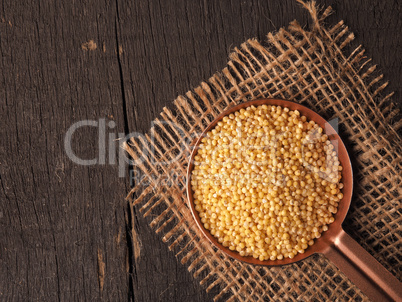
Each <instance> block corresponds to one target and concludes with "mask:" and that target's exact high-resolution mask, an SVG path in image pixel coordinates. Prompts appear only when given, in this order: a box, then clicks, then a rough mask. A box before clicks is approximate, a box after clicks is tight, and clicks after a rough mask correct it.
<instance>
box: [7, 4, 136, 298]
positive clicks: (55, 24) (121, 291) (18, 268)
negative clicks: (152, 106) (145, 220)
mask: <svg viewBox="0 0 402 302" xmlns="http://www.w3.org/2000/svg"><path fill="white" fill-rule="evenodd" d="M7 2H8V3H7ZM7 2H4V1H3V3H2V4H0V5H1V8H0V14H1V17H0V18H1V19H2V20H3V22H2V23H1V24H0V31H1V41H0V43H1V44H0V49H1V55H2V57H1V72H0V83H1V84H0V87H1V90H0V99H1V106H0V112H1V113H0V116H1V120H0V123H1V125H0V131H1V147H0V161H1V165H0V175H1V190H0V200H1V202H0V236H1V241H0V300H1V301H28V300H29V301H57V300H62V301H84V300H96V301H98V300H100V299H103V300H106V301H119V300H126V299H127V297H128V276H127V268H126V256H127V245H126V240H125V233H126V227H125V212H126V203H125V201H124V197H125V192H126V190H127V187H126V185H125V182H124V180H123V179H119V178H118V171H117V165H93V166H80V165H77V164H75V163H73V162H72V161H71V160H70V159H69V158H68V156H67V154H66V152H65V150H64V136H65V133H66V131H67V129H68V128H69V127H70V126H71V125H72V124H73V123H74V122H77V121H80V120H94V121H98V120H99V119H106V121H109V120H114V121H115V122H116V127H115V128H114V129H110V130H108V131H107V133H117V132H124V118H123V107H122V98H121V81H120V74H119V68H118V62H117V55H116V52H115V49H116V35H115V16H116V15H115V4H114V3H112V4H108V3H107V2H104V3H101V2H99V1H96V2H94V3H89V2H88V1H74V2H70V1H66V2H58V3H51V2H50V1H49V3H45V2H41V3H39V2H32V3H31V4H24V3H23V2H22V1H7ZM89 40H94V41H95V43H96V44H97V48H96V49H94V50H88V47H87V50H85V49H83V48H82V44H83V43H84V42H87V41H89ZM103 45H105V47H106V51H104V50H103ZM84 46H85V45H84ZM93 47H94V46H93ZM93 47H92V48H93ZM84 48H85V47H84ZM90 48H91V47H90ZM97 146H98V129H96V128H95V127H83V128H81V129H79V130H77V131H76V133H75V134H74V136H73V141H72V147H73V150H74V152H76V154H77V155H78V156H79V157H81V158H86V159H90V158H96V157H98V147H97ZM116 150H117V147H115V148H114V149H113V150H111V151H112V152H117V151H116Z"/></svg>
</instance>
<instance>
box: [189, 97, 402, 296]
mask: <svg viewBox="0 0 402 302" xmlns="http://www.w3.org/2000/svg"><path fill="white" fill-rule="evenodd" d="M264 104H266V105H275V106H282V107H287V108H289V109H290V110H299V111H300V113H301V114H303V115H304V116H306V117H307V119H308V120H313V121H315V122H316V123H317V124H318V125H319V126H321V127H322V128H323V129H325V133H326V134H327V135H328V137H329V139H330V140H331V142H332V143H333V144H334V142H335V144H337V145H338V158H339V161H340V163H341V165H342V167H343V170H342V181H343V184H344V188H343V191H342V193H343V199H342V200H341V201H340V202H339V206H338V212H337V213H336V214H335V221H334V222H333V223H332V224H330V225H329V229H328V231H326V232H323V233H322V236H321V237H320V238H319V239H316V240H315V242H314V244H313V245H312V246H309V247H308V248H307V250H306V251H305V253H303V254H297V255H296V256H295V257H294V258H293V259H290V258H286V259H283V260H274V261H271V260H265V261H260V260H259V259H255V258H253V257H243V256H240V254H239V253H237V252H235V251H231V250H229V248H227V247H224V246H223V245H222V244H220V243H219V242H218V240H217V239H216V238H215V237H214V236H212V235H211V234H210V233H209V231H207V230H206V229H205V228H204V226H203V224H202V223H201V220H200V217H199V216H198V213H197V211H196V210H195V206H194V200H193V194H192V189H191V182H190V179H191V171H192V170H193V167H194V156H195V155H196V154H197V150H198V146H199V144H200V143H201V139H202V138H203V137H204V136H205V134H206V133H207V132H208V131H210V130H211V129H213V128H214V127H215V125H216V124H217V123H218V122H219V121H220V120H221V119H222V118H223V117H224V116H226V115H229V114H230V113H233V112H235V111H238V110H240V109H242V108H245V107H249V106H251V105H254V106H259V105H264ZM186 186H187V196H188V201H189V206H190V209H191V212H192V215H193V217H194V219H195V221H196V223H197V225H198V227H199V228H200V230H201V232H202V233H203V234H204V235H205V236H206V237H207V238H208V239H209V241H210V242H211V243H212V244H214V245H215V246H216V247H217V248H218V249H220V250H222V251H223V252H224V253H226V254H227V255H229V256H230V257H232V258H234V259H237V260H240V261H243V262H247V263H250V264H254V265H267V266H277V265H286V264H291V263H294V262H297V261H300V260H303V259H305V258H307V257H309V256H311V255H312V254H315V253H320V254H323V255H325V256H326V257H327V258H328V259H329V260H331V261H332V262H333V263H334V264H335V265H336V266H337V267H338V268H339V269H340V270H341V271H342V272H343V273H344V274H345V275H346V276H347V277H348V278H349V279H350V280H351V281H352V282H353V283H354V284H355V285H356V286H357V287H358V288H360V289H361V290H362V291H363V292H364V293H365V294H366V295H367V296H368V297H369V298H370V299H372V300H373V301H383V300H386V301H402V283H401V282H399V280H398V279H397V278H395V277H394V276H393V275H392V274H391V273H390V272H389V271H388V270H387V269H385V268H384V267H383V266H382V265H381V264H380V263H379V262H378V261H377V260H376V259H375V258H374V257H373V256H371V255H370V254H369V253H368V252H367V251H366V250H365V249H364V248H363V247H361V246H360V245H359V244H358V243H357V242H356V241H355V240H353V239H352V238H351V237H350V236H349V235H348V234H347V233H346V232H345V231H344V230H343V229H342V222H343V220H344V219H345V216H346V214H347V212H348V209H349V206H350V202H351V199H352V190H353V173H352V166H351V163H350V159H349V155H348V152H347V150H346V148H345V145H344V144H343V142H342V140H341V138H340V137H339V135H338V134H337V132H336V131H335V130H334V129H333V128H332V126H331V125H330V124H329V123H328V122H326V121H325V119H323V118H322V117H321V116H320V115H318V114H317V113H315V112H314V111H312V110H310V109H308V108H307V107H304V106H302V105H300V104H297V103H294V102H291V101H285V100H280V99H259V100H253V101H249V102H245V103H242V104H239V105H237V106H234V107H232V108H230V109H228V110H226V111H225V112H222V113H221V114H220V115H219V116H218V117H217V118H216V119H215V120H214V121H213V122H212V123H211V124H210V125H209V126H208V127H207V128H206V129H205V130H204V132H203V133H202V135H201V136H200V137H199V138H198V140H197V141H196V143H195V145H194V149H193V151H192V154H191V157H190V161H189V165H188V170H187V184H186Z"/></svg>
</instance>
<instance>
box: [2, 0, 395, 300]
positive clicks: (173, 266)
mask: <svg viewBox="0 0 402 302" xmlns="http://www.w3.org/2000/svg"><path fill="white" fill-rule="evenodd" d="M318 3H320V4H321V5H323V6H326V5H331V6H332V7H333V8H334V13H333V14H332V15H331V16H330V17H329V18H328V19H327V21H326V22H328V23H335V22H337V21H339V20H341V19H343V20H344V21H345V23H346V24H347V25H348V26H349V28H350V29H351V31H352V32H354V33H355V35H356V39H355V41H354V42H353V45H354V46H357V45H360V44H362V45H363V47H364V48H365V49H366V50H367V52H366V54H367V56H368V57H371V58H372V59H373V61H374V62H375V63H376V64H378V68H379V72H381V73H383V74H384V77H385V78H386V79H388V80H390V84H389V87H388V88H387V90H386V91H387V92H391V91H395V96H394V100H400V99H401V69H402V64H401V62H402V60H401V53H402V52H400V51H399V49H400V46H401V37H400V33H399V32H400V28H401V19H400V17H399V16H400V14H401V7H402V5H401V4H400V3H398V1H392V0H387V1H380V0H375V1H370V2H369V3H368V2H367V1H363V0H353V1H334V0H332V1H330V0H325V1H318ZM293 19H297V20H298V21H299V22H300V23H301V24H307V25H308V24H309V22H310V21H309V20H308V16H307V13H306V12H305V11H303V9H302V8H301V7H300V5H299V4H297V3H296V1H293V0H292V1H291V0H282V1H279V0H273V1H262V0H251V1H227V0H226V1H162V0H160V1H126V0H116V1H115V2H108V1H83V0H80V1H65V2H57V3H52V2H51V1H42V2H40V3H39V2H32V3H30V4H26V3H23V2H22V1H11V0H5V1H3V2H2V3H0V51H1V73H0V102H1V103H0V117H1V119H0V133H1V144H0V184H1V186H0V236H1V241H0V300H1V301H26V300H30V301H45V300H50V301H55V300H56V301H57V300H60V301H71V300H105V301H110V300H111V301H124V300H133V301H206V300H211V299H212V297H213V296H214V294H215V293H214V292H212V293H209V294H207V293H206V292H205V291H204V289H203V288H202V287H201V286H200V285H199V284H198V281H197V280H194V279H193V277H192V276H191V275H190V274H189V273H188V272H187V270H186V269H185V267H183V266H182V265H181V264H179V263H178V262H177V261H176V259H175V257H174V255H173V253H171V252H169V251H168V249H167V246H166V245H165V244H163V243H162V241H161V238H159V236H158V235H156V234H155V233H154V231H153V230H151V229H150V228H149V227H148V226H147V223H149V221H150V219H149V220H148V219H144V218H142V216H141V215H140V214H139V213H136V212H135V210H133V211H131V209H129V208H128V207H127V204H126V202H125V200H124V197H125V194H126V192H127V191H128V189H129V179H128V177H126V178H119V177H118V166H117V165H109V164H104V165H100V164H97V165H93V166H80V165H77V164H75V163H73V162H72V161H71V160H70V159H69V158H68V157H67V155H66V152H65V150H64V145H63V144H64V143H63V141H64V136H65V133H66V131H67V129H68V128H69V127H70V126H71V125H72V124H73V123H74V122H77V121H80V120H95V121H98V120H99V119H102V118H104V119H105V120H106V122H108V121H114V122H115V123H116V126H115V127H114V128H113V129H110V128H108V129H107V133H114V134H115V136H116V137H117V135H118V133H132V132H142V133H143V132H146V131H147V130H148V129H149V127H150V125H151V121H152V120H153V119H154V118H155V117H156V116H157V115H158V113H159V112H160V111H161V110H162V107H163V106H166V105H168V104H170V103H171V101H172V100H173V99H175V98H176V97H177V95H179V94H184V93H185V92H186V91H187V90H189V89H190V88H193V87H195V86H197V85H198V84H199V83H200V82H201V81H202V80H203V79H206V78H208V77H210V76H211V75H212V74H213V73H214V72H216V71H218V70H221V69H222V68H223V67H225V64H226V62H227V59H228V54H229V52H230V49H232V48H233V47H235V46H239V45H240V44H241V43H242V42H243V41H244V40H246V39H248V38H251V37H256V38H258V39H259V40H265V36H266V34H267V33H268V32H269V31H273V30H275V29H279V28H280V27H282V26H286V25H287V24H288V23H289V22H290V21H291V20H293ZM91 40H92V41H93V43H95V44H96V48H94V47H95V46H94V45H93V43H90V44H84V43H87V42H89V41H91ZM399 104H401V102H399ZM97 131H98V130H97V129H96V128H94V127H85V128H82V129H81V130H79V131H77V133H76V135H75V136H74V137H73V142H72V146H73V150H74V151H75V152H76V154H77V155H79V156H80V157H82V158H87V159H89V158H96V157H97V156H98V148H97V146H98V134H97V133H98V132H97ZM117 149H118V146H117V143H116V144H115V145H114V147H113V148H112V152H117ZM109 151H110V150H109V149H108V150H107V153H106V154H107V155H108V154H109ZM131 230H133V231H134V232H135V234H137V236H136V237H135V238H131V237H130V233H131ZM127 234H129V237H127Z"/></svg>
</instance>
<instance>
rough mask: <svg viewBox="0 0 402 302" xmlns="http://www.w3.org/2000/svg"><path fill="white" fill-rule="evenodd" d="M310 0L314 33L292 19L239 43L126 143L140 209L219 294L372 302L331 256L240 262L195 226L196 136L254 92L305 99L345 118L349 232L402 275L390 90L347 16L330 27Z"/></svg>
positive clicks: (395, 119) (396, 126)
mask: <svg viewBox="0 0 402 302" xmlns="http://www.w3.org/2000/svg"><path fill="white" fill-rule="evenodd" d="M302 5H304V6H305V7H306V8H307V9H308V11H309V13H310V14H311V17H312V19H313V26H312V28H311V29H310V30H306V29H304V28H302V27H301V26H300V25H299V24H298V23H297V22H296V21H294V22H292V23H290V25H289V26H288V28H286V29H285V28H281V29H280V30H279V31H278V32H276V33H269V34H268V41H267V42H265V43H260V42H259V41H257V40H255V39H251V40H248V41H246V42H245V43H243V44H242V45H241V46H240V48H239V49H237V48H236V49H235V50H234V52H233V53H232V54H231V55H230V61H229V62H228V66H227V67H226V68H225V69H223V70H222V72H220V73H217V74H215V75H213V76H212V77H211V78H210V79H208V80H207V81H205V82H202V83H201V84H200V86H199V87H197V88H195V89H194V90H192V91H188V92H187V93H186V95H185V96H179V97H178V98H177V99H176V100H175V101H174V106H173V107H172V109H167V108H164V110H163V112H162V113H161V115H160V117H159V118H157V119H155V121H154V126H153V127H152V128H151V129H150V131H149V133H148V134H146V135H145V136H144V137H137V138H136V139H132V140H131V141H130V142H129V143H128V144H126V145H125V148H126V150H127V152H128V153H129V154H130V156H131V157H132V159H133V160H134V161H135V166H134V169H135V171H136V173H138V174H137V176H140V177H137V183H136V185H135V187H134V188H133V189H132V191H131V192H130V193H129V195H128V199H129V200H130V203H131V204H132V206H135V207H136V208H137V209H139V212H140V213H142V215H144V216H148V217H152V221H151V223H150V226H151V227H152V228H154V229H155V231H156V233H160V234H162V235H163V236H162V238H163V241H164V242H166V243H167V244H168V246H169V249H171V250H173V251H174V252H175V254H176V255H177V258H178V259H179V260H180V261H181V263H182V264H183V265H186V266H187V267H188V271H189V272H191V273H192V274H193V276H194V277H195V278H198V279H199V280H200V283H201V285H203V286H204V287H205V288H206V290H207V291H210V290H211V289H212V288H215V287H218V288H219V291H218V292H219V293H218V294H217V295H216V296H215V300H228V301H237V300H239V301H271V300H272V301H335V300H336V301H363V300H364V301H365V300H367V297H366V296H365V295H364V294H363V293H362V292H361V291H360V290H359V289H358V288H357V287H356V286H354V284H352V283H351V282H350V281H349V280H348V279H347V277H346V276H345V275H344V274H343V273H342V272H340V271H339V270H338V269H337V268H336V267H335V265H333V264H332V263H331V262H330V261H329V260H327V259H326V258H325V257H324V256H321V255H314V256H312V257H310V258H308V259H305V260H303V261H301V262H298V263H294V264H292V265H288V266H283V267H259V266H252V265H248V264H245V263H241V262H238V261H236V260H233V259H231V258H229V257H227V256H226V255H225V254H223V253H222V252H220V251H218V250H216V249H215V248H214V247H213V246H211V244H210V243H209V242H208V241H207V239H206V238H205V237H203V235H202V234H201V233H200V232H199V230H198V229H197V226H196V225H195V223H194V221H193V218H192V216H191V213H190V211H189V208H188V206H187V200H186V193H185V181H186V180H185V175H186V168H187V162H188V158H189V155H190V152H191V143H192V141H193V140H194V138H195V137H197V134H199V133H201V132H202V130H203V129H204V128H205V127H206V125H208V124H209V123H210V122H211V121H212V120H213V119H214V118H215V117H216V116H217V115H218V114H219V113H221V112H222V111H224V110H225V109H227V108H229V107H231V106H233V105H235V104H238V103H241V102H245V101H248V100H252V99H256V98H283V99H288V100H293V101H295V102H299V103H301V104H303V105H305V106H307V107H309V108H311V109H313V110H315V111H316V112H318V113H319V114H321V115H322V116H323V117H324V118H326V119H327V120H331V119H334V118H338V119H339V133H340V136H341V137H342V139H343V140H344V141H345V143H346V145H347V147H348V150H349V153H350V155H351V158H352V163H353V168H354V174H355V187H354V195H353V199H352V205H351V209H350V211H349V214H348V216H347V218H346V220H345V223H344V228H345V230H346V231H347V232H348V233H349V234H350V235H351V236H352V237H353V238H354V239H356V240H357V241H358V242H359V243H360V244H361V245H362V246H363V247H364V248H365V249H366V250H368V251H369V253H371V254H372V255H374V256H375V258H376V259H378V261H380V262H381V263H382V264H383V265H384V266H385V267H386V268H387V269H388V270H389V271H390V272H392V273H393V274H394V275H395V276H397V278H399V279H401V263H402V256H401V253H400V251H401V245H402V241H401V237H402V231H401V224H402V218H401V217H402V207H401V178H402V177H401V166H402V164H401V155H400V154H401V152H402V150H401V146H402V144H401V136H400V131H399V130H400V129H401V126H402V122H401V119H400V116H398V114H397V110H396V109H395V108H394V107H395V106H393V104H392V101H391V97H392V94H390V95H387V96H383V95H382V94H381V92H382V91H383V89H384V88H385V87H386V83H384V81H383V79H382V76H381V75H378V74H377V75H376V72H375V69H376V67H375V65H372V63H371V62H370V60H369V59H368V58H367V57H365V56H364V50H363V49H362V48H361V47H357V48H356V49H354V50H351V49H350V48H351V47H350V46H349V44H350V42H351V41H352V40H353V38H354V36H353V34H352V33H351V32H349V30H348V28H347V27H346V26H345V25H344V23H343V21H341V22H339V23H338V24H336V25H335V26H332V27H327V26H325V25H324V24H323V20H324V19H325V18H326V17H327V16H328V15H329V14H330V12H331V8H330V7H328V8H327V9H326V10H324V11H322V12H318V11H317V8H316V6H315V3H314V2H313V3H307V4H304V3H302Z"/></svg>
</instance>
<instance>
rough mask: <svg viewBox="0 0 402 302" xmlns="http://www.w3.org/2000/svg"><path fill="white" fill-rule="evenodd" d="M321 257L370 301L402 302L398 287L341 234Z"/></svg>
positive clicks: (377, 264) (357, 246)
mask: <svg viewBox="0 0 402 302" xmlns="http://www.w3.org/2000/svg"><path fill="white" fill-rule="evenodd" d="M324 255H325V256H326V257H327V258H328V259H329V260H331V261H332V262H333V263H334V264H335V265H336V266H337V267H338V268H339V269H340V270H341V271H342V272H343V273H344V274H345V275H346V276H347V277H348V278H349V279H350V280H351V281H352V282H353V283H354V284H355V285H356V286H357V287H358V288H360V289H361V290H362V292H363V293H365V294H366V295H367V296H368V297H369V298H370V299H371V300H372V301H402V283H401V282H400V281H399V280H398V279H397V278H395V277H394V276H393V275H392V274H391V273H390V272H389V271H388V270H387V269H385V268H384V267H383V266H382V265H381V264H380V263H379V262H378V261H377V260H376V259H375V258H374V257H373V256H371V255H370V254H369V253H368V252H367V251H366V250H365V249H364V248H363V247H361V246H360V245H359V244H358V243H357V242H356V241H355V240H353V239H352V237H350V236H349V235H348V234H346V233H345V231H344V230H341V232H340V233H339V235H338V236H336V238H335V240H333V241H332V242H331V244H330V245H329V248H328V249H327V250H326V251H325V252H324Z"/></svg>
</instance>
